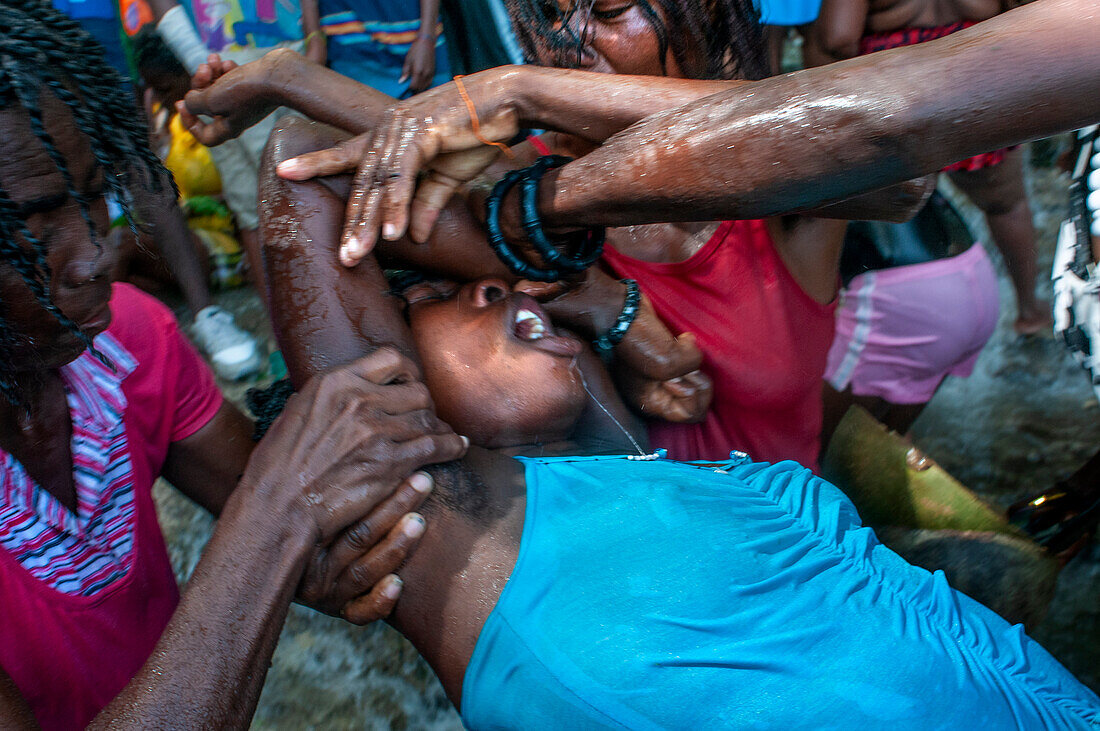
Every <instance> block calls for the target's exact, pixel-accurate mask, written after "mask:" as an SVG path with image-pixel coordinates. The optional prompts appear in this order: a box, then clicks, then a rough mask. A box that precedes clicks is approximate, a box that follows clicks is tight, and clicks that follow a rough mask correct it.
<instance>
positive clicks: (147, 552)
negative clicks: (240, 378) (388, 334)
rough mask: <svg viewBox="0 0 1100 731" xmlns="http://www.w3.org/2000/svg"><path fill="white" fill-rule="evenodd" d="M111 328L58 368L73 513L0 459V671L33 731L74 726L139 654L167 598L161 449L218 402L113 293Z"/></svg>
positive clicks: (183, 356)
mask: <svg viewBox="0 0 1100 731" xmlns="http://www.w3.org/2000/svg"><path fill="white" fill-rule="evenodd" d="M111 311H112V314H113V322H112V323H111V326H110V327H109V328H108V329H107V331H106V332H105V333H103V334H102V335H100V336H99V337H97V338H96V340H95V345H96V348H97V349H98V350H100V352H102V353H103V354H104V355H105V356H107V358H108V359H109V361H110V362H111V364H112V366H113V368H109V367H107V366H105V365H103V364H102V363H100V362H99V360H97V359H96V358H95V357H94V356H92V355H91V354H90V353H87V352H86V353H84V354H83V355H81V356H80V357H79V358H78V359H77V360H76V361H74V362H73V363H70V364H69V365H67V366H65V367H64V368H63V369H62V372H61V375H62V378H63V379H64V381H65V386H66V394H67V397H68V402H69V409H70V413H71V415H72V418H73V438H72V452H73V464H74V469H73V478H74V481H75V483H76V487H77V511H76V513H75V514H74V513H73V512H71V511H69V510H67V509H66V508H64V507H63V506H61V504H60V503H59V502H58V501H57V500H56V499H55V498H54V497H53V496H52V495H50V494H49V493H48V492H46V491H45V490H42V489H40V488H38V487H37V486H36V485H35V484H34V482H33V481H32V480H30V478H29V477H28V476H27V475H26V472H25V471H24V470H23V468H22V465H20V464H19V463H18V461H16V460H15V459H14V458H12V457H11V455H9V454H7V453H6V452H3V451H2V450H0V459H2V461H0V480H2V485H0V488H2V490H0V531H2V533H3V536H2V539H0V666H2V667H3V669H4V671H5V672H6V673H8V675H10V676H11V678H12V680H13V681H14V682H15V685H16V687H18V688H19V691H20V692H21V693H22V695H23V697H24V698H26V700H27V701H28V702H29V703H30V706H31V708H32V709H33V710H34V713H35V716H36V717H37V719H38V721H39V723H40V724H41V725H42V727H43V728H46V729H76V728H83V727H84V726H86V725H87V723H88V722H89V721H90V720H91V719H92V718H93V717H94V716H95V715H96V714H97V713H98V712H99V711H100V710H101V709H102V708H103V707H104V706H106V705H107V704H108V703H109V702H110V701H111V699H113V698H114V697H115V696H116V695H118V693H119V692H120V691H121V690H122V688H123V687H125V686H126V684H127V683H128V682H129V681H130V679H131V678H132V677H133V676H134V674H135V673H136V672H137V671H138V669H139V668H141V666H142V665H143V664H144V663H145V660H146V659H147V658H148V657H149V654H150V653H151V652H152V649H153V646H154V645H155V644H156V642H157V640H158V639H159V637H160V635H161V633H162V632H163V630H164V627H165V625H166V624H167V622H168V619H169V618H170V617H171V616H172V612H173V611H174V610H175V607H176V603H177V602H178V600H179V591H178V589H177V587H176V582H175V578H174V577H173V575H172V568H171V566H170V565H169V562H168V552H167V550H166V548H165V545H164V538H163V537H162V535H161V532H160V526H159V524H158V522H157V516H156V511H155V509H154V506H153V500H152V486H153V481H154V480H155V479H156V478H157V476H158V475H159V474H160V470H161V467H162V466H163V464H164V460H165V456H166V455H167V452H168V446H169V445H170V444H171V443H172V442H175V441H179V440H181V439H185V438H187V437H189V436H191V435H192V434H194V433H195V432H196V431H198V430H199V429H200V428H201V427H203V426H204V425H206V424H207V423H208V422H209V421H210V419H212V418H213V416H214V414H215V413H216V412H217V410H218V409H219V408H220V406H221V404H222V396H221V393H220V392H219V391H218V388H217V386H216V384H215V383H214V379H213V376H212V374H211V373H210V370H209V368H207V366H206V364H205V363H204V362H203V361H202V359H201V358H200V357H199V356H198V354H197V353H196V352H195V351H194V349H193V348H192V347H191V345H190V344H189V343H188V342H187V341H186V339H185V338H184V337H183V335H182V334H181V333H180V331H179V328H178V326H177V324H176V320H175V318H174V317H173V315H172V313H171V312H170V311H169V310H168V309H167V308H166V307H165V306H164V305H162V304H160V303H159V302H158V301H156V300H155V299H153V298H152V297H149V296H148V295H146V294H143V293H142V292H140V291H138V290H137V289H135V288H133V287H131V286H129V285H125V284H116V285H115V287H114V293H113V296H112V299H111Z"/></svg>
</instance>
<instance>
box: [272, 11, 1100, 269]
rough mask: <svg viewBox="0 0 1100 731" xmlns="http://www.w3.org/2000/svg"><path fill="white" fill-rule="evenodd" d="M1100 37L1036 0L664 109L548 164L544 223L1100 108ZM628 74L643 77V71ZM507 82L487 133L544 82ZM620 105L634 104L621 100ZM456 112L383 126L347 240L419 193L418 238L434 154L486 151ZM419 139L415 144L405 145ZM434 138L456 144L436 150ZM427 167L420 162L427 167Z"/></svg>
mask: <svg viewBox="0 0 1100 731" xmlns="http://www.w3.org/2000/svg"><path fill="white" fill-rule="evenodd" d="M1098 34H1100V18H1098V11H1097V8H1096V6H1095V4H1094V3H1092V2H1091V0H1039V1H1038V2H1034V3H1032V4H1030V5H1028V6H1026V7H1023V8H1019V9H1017V10H1013V11H1010V12H1008V13H1005V14H1003V15H1001V16H999V17H997V18H994V19H992V20H989V21H986V22H984V23H982V24H980V25H979V26H976V27H974V28H970V29H968V30H965V31H961V32H959V33H955V34H953V35H951V36H948V37H947V38H943V39H940V40H937V41H932V42H930V43H925V44H921V45H919V46H913V47H908V48H900V49H894V50H891V51H888V52H883V53H879V54H875V56H874V57H861V58H856V59H851V60H848V61H844V62H841V63H839V64H832V65H830V66H826V67H821V68H817V69H809V70H806V71H802V72H797V73H794V74H788V75H786V76H780V77H775V78H771V79H766V80H764V81H760V82H756V83H753V84H751V85H746V84H741V85H732V83H731V84H730V85H729V86H727V87H726V88H725V90H720V91H718V93H714V94H712V95H711V96H709V97H706V98H704V99H701V100H697V101H694V102H692V103H690V104H688V105H686V106H684V107H681V108H678V109H675V110H671V111H664V112H658V113H656V114H654V115H653V116H651V117H648V118H646V119H644V120H642V121H641V122H639V123H638V124H636V125H634V126H633V127H631V128H629V129H627V130H625V131H623V132H621V133H619V134H618V135H616V136H614V137H612V138H611V139H609V140H608V141H607V142H606V143H605V144H604V145H603V146H602V147H601V148H600V149H598V150H595V151H594V152H592V153H591V154H589V155H586V156H585V157H583V158H581V159H579V160H577V161H576V162H574V163H571V164H570V165H567V166H565V167H563V168H560V169H558V170H554V171H551V172H549V173H547V175H546V176H545V177H544V178H543V181H542V184H541V185H540V189H539V210H540V212H541V213H542V215H543V222H544V224H547V225H549V226H552V227H556V228H559V229H568V228H575V227H577V226H585V225H610V226H618V225H628V224H641V223H656V222H665V221H683V220H706V219H712V220H722V219H731V218H742V219H743V218H762V217H766V216H771V215H777V214H780V213H790V212H797V211H807V210H810V209H812V208H814V207H817V206H821V205H825V204H829V203H833V202H835V201H838V200H842V199H844V198H847V197H850V196H852V195H854V194H858V193H863V192H866V191H870V190H875V189H878V188H882V187H884V186H887V185H891V184H894V183H897V182H899V181H902V180H908V179H912V178H914V177H916V176H918V175H923V174H926V173H929V172H932V171H935V170H938V169H939V168H941V167H943V166H944V165H946V164H948V163H950V162H953V161H955V160H959V159H963V158H966V157H967V156H970V155H973V154H977V153H981V152H984V151H988V150H990V149H995V148H998V147H1004V146H1008V145H1011V144H1016V143H1019V142H1023V141H1026V140H1029V139H1035V138H1039V137H1043V136H1047V135H1050V134H1053V133H1056V132H1060V131H1063V130H1066V129H1073V128H1075V127H1079V126H1081V125H1084V124H1088V123H1090V122H1093V121H1095V120H1096V119H1097V118H1100V58H1098V56H1100V45H1098V44H1096V43H1095V41H1094V39H1095V38H1096V37H1097V35H1098ZM1020 69H1028V73H1026V74H1022V73H1020ZM568 73H571V74H581V72H568ZM612 78H613V77H605V79H612ZM625 78H626V80H627V81H629V80H630V79H631V78H633V79H634V80H636V81H640V80H644V82H645V84H647V85H648V84H650V80H649V79H648V78H646V77H625ZM658 81H663V82H664V83H665V84H670V85H675V84H677V83H685V84H688V85H690V84H693V83H708V84H709V83H714V82H676V81H675V80H667V79H666V80H658ZM593 83H595V82H593ZM603 83H614V82H613V81H605V82H603ZM620 83H622V81H620ZM447 88H448V87H440V88H439V89H433V90H432V91H430V92H428V93H426V94H424V95H421V96H420V97H417V98H416V99H412V100H409V101H408V102H403V103H402V104H401V105H399V106H397V107H395V108H394V110H392V111H391V113H390V115H391V117H393V118H394V119H395V120H396V119H397V117H400V116H402V115H408V114H410V113H411V109H412V107H411V105H413V104H419V105H423V104H425V103H427V102H428V101H430V100H432V99H433V98H434V97H433V95H436V94H444V93H447V92H446V90H447ZM608 88H610V87H608ZM655 88H669V87H664V86H661V87H655ZM1038 89H1041V90H1042V93H1041V94H1039V93H1036V90H1038ZM505 91H508V92H509V93H511V92H512V90H511V89H508V90H504V89H498V91H497V92H495V93H488V92H487V94H488V95H487V96H486V98H489V99H496V100H497V101H498V102H499V103H497V104H496V105H495V106H494V104H492V103H490V104H488V105H487V106H486V109H485V110H484V111H485V113H484V114H482V112H483V110H482V102H480V101H476V100H475V101H476V103H477V108H478V112H479V116H481V117H482V119H481V130H482V133H483V136H488V137H489V138H491V139H498V138H499V137H500V136H502V135H504V136H506V135H507V134H509V133H511V132H513V131H514V129H515V128H516V127H517V126H518V122H519V120H524V121H526V120H528V119H529V117H530V116H531V113H530V112H529V111H528V110H530V109H531V107H530V106H527V102H528V101H530V100H532V99H538V98H541V97H540V92H539V90H538V88H537V85H534V84H532V85H531V87H530V89H529V90H528V91H529V94H527V96H524V97H521V100H520V101H516V100H515V99H516V97H512V96H509V95H508V93H505ZM452 93H453V92H452ZM515 93H516V94H520V95H523V94H525V93H527V92H525V91H524V89H523V88H520V89H518V90H515ZM608 93H609V94H610V92H608ZM565 98H566V99H567V100H568V101H560V100H559V101H558V102H557V105H556V106H557V108H559V109H562V110H566V111H572V109H573V105H574V104H579V102H576V101H575V100H574V97H573V96H566V97H565ZM637 99H642V100H644V101H646V102H648V101H650V99H649V98H647V97H645V96H642V95H639V96H638V97H637ZM501 100H503V101H501ZM624 102H625V104H626V108H628V109H629V108H632V107H631V102H630V100H629V99H626V100H624ZM653 108H654V107H653V106H651V107H650V110H652V109H653ZM494 109H495V110H497V111H496V112H494V111H493V110H494ZM448 114H449V116H447V117H446V119H445V120H443V119H441V118H438V117H436V116H432V117H431V122H432V123H431V124H430V125H425V124H424V123H423V122H422V121H417V120H419V119H420V118H419V117H417V115H413V116H414V117H416V119H414V121H413V123H412V128H410V130H405V131H403V132H402V133H401V134H398V135H396V136H395V135H392V134H388V133H387V135H386V137H387V139H381V138H380V137H379V136H378V135H376V136H375V140H374V142H373V143H372V144H373V145H374V146H373V147H371V148H370V150H369V151H368V152H367V154H365V155H364V159H365V160H366V162H365V163H364V165H363V167H362V168H361V172H360V180H362V181H363V182H364V186H365V188H364V190H362V191H359V192H357V193H356V194H353V201H352V205H349V216H348V221H347V228H346V230H345V237H346V243H347V245H348V246H349V247H351V248H354V249H356V250H357V251H366V250H369V248H370V246H372V245H373V243H374V241H375V239H376V238H377V235H378V234H377V232H378V230H379V229H381V231H382V234H383V235H384V236H385V237H386V238H394V237H397V236H399V235H400V234H401V233H402V232H403V231H404V228H405V225H406V222H407V221H408V220H409V215H410V204H411V216H412V226H411V230H412V232H413V236H414V238H416V239H417V240H421V239H422V238H423V237H424V236H426V234H427V231H428V230H429V229H430V227H431V224H432V222H433V220H434V215H435V214H436V212H437V211H438V209H439V207H440V205H441V202H440V201H441V199H443V197H444V196H443V194H445V193H446V194H449V190H453V188H454V187H455V185H456V183H454V182H453V181H452V182H450V183H449V185H450V188H448V181H447V180H446V174H444V175H443V176H442V177H443V180H435V179H433V176H435V177H439V176H438V175H437V173H439V172H440V171H439V170H438V169H437V168H438V167H439V163H437V162H435V161H436V160H442V159H444V158H447V163H448V165H450V166H451V167H454V166H455V163H454V158H455V157H456V156H459V157H460V156H462V155H474V154H484V152H483V151H484V149H485V148H484V145H483V143H482V142H481V141H480V140H479V138H478V137H477V136H476V135H474V134H473V133H472V129H471V124H470V122H469V119H468V112H467V111H466V109H465V107H464V106H457V107H454V111H453V112H449V113H448ZM565 117H568V115H565ZM611 118H612V119H614V116H612V117H611ZM556 119H557V118H556V117H555V116H554V115H550V114H546V115H543V116H542V119H540V120H539V121H542V122H543V123H544V126H550V127H551V128H554V124H555V120H556ZM578 119H585V118H584V117H583V116H580V117H578ZM444 121H446V124H444ZM394 123H395V124H396V123H397V122H396V121H395V122H394ZM610 126H614V125H610ZM592 129H593V130H595V129H599V127H598V126H593V127H592ZM604 129H606V126H605V128H604ZM567 131H570V130H567ZM409 135H412V137H409ZM582 136H583V135H582ZM412 138H415V140H416V144H409V143H408V140H409V139H412ZM402 140H404V142H402ZM366 146H367V145H366V144H365V143H364V148H366ZM459 151H461V152H459ZM441 152H451V154H449V155H446V156H440V157H439V158H436V155H438V154H439V153H441ZM305 162H308V164H305ZM433 166H435V167H433ZM314 168H315V169H316V170H320V171H322V172H323V171H324V170H325V166H324V164H318V163H317V161H316V160H314V159H310V160H308V161H296V162H295V164H294V166H293V169H288V170H286V171H281V172H285V174H287V175H288V177H289V176H301V175H305V174H310V173H311V172H313V169H314ZM421 168H427V169H428V175H427V177H426V178H424V179H423V180H418V178H417V177H416V173H417V172H418V171H419V170H420V169H421ZM443 172H444V173H445V171H443ZM433 188H434V189H433ZM414 189H415V192H416V198H415V200H414V198H413V193H414ZM440 191H442V193H441V192H440ZM508 232H509V231H508V230H506V233H508ZM353 238H354V239H357V241H352V239H353ZM352 244H354V246H352ZM348 258H354V257H348Z"/></svg>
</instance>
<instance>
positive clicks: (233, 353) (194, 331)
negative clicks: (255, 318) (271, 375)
mask: <svg viewBox="0 0 1100 731" xmlns="http://www.w3.org/2000/svg"><path fill="white" fill-rule="evenodd" d="M191 336H192V337H193V338H194V339H195V342H196V344H197V345H198V346H199V348H201V349H202V351H203V352H204V353H206V356H207V357H208V358H209V359H210V365H211V366H212V367H213V368H214V372H215V373H217V374H218V376H220V377H221V378H224V379H226V380H229V381H236V380H238V379H241V378H246V377H248V376H253V375H255V374H257V373H259V371H260V366H261V365H262V364H263V358H262V357H261V355H260V348H259V346H258V345H257V343H256V340H255V339H254V338H253V337H252V336H251V335H249V334H248V333H246V332H245V331H244V330H241V329H240V328H239V327H237V323H235V322H234V321H233V315H231V314H230V313H229V312H226V311H225V310H223V309H222V308H221V307H218V306H217V305H210V306H209V307H205V308H203V309H202V310H201V311H200V312H198V314H196V315H195V322H194V324H192V325H191Z"/></svg>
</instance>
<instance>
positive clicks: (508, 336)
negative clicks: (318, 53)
mask: <svg viewBox="0 0 1100 731" xmlns="http://www.w3.org/2000/svg"><path fill="white" fill-rule="evenodd" d="M281 124H282V126H281V127H280V128H278V129H276V131H275V133H274V134H273V135H272V138H271V140H270V142H269V144H268V148H267V151H266V152H265V159H264V169H263V172H262V174H261V200H262V201H264V202H265V203H264V205H263V206H261V209H260V221H261V230H262V232H263V236H264V255H265V261H266V269H265V270H266V273H267V277H268V287H269V292H270V295H271V298H270V299H271V303H272V313H271V314H272V322H273V324H274V326H275V332H276V337H277V339H278V341H279V345H280V348H281V349H282V351H283V353H284V355H285V356H286V360H287V367H288V370H289V372H290V376H291V379H292V380H293V381H295V382H296V383H300V382H303V381H305V380H306V379H308V378H309V377H311V376H312V375H314V374H316V373H317V372H319V371H321V370H324V369H328V368H332V367H335V366H338V365H339V364H340V363H341V362H344V361H346V360H349V359H353V358H356V357H360V356H361V355H363V354H364V353H368V352H370V351H372V350H373V349H375V348H377V347H379V346H383V345H389V346H392V347H395V348H397V349H399V350H401V351H402V352H405V353H407V354H409V355H410V357H413V358H414V359H417V360H418V361H419V363H420V371H419V372H422V373H424V374H425V376H426V381H427V383H428V384H429V386H430V387H431V388H430V390H431V393H432V397H433V400H434V401H435V402H436V403H437V404H438V405H439V412H440V413H441V414H442V413H443V412H444V410H448V415H449V418H451V419H453V420H455V421H457V422H461V423H467V424H471V425H472V428H475V429H481V430H484V434H486V435H487V437H486V438H487V439H488V441H487V442H486V443H492V442H493V440H497V439H500V435H506V437H507V438H506V439H502V440H501V441H502V442H505V443H507V444H509V445H510V447H509V448H508V449H507V453H509V454H513V453H528V454H555V453H568V454H578V453H599V452H615V453H622V452H624V451H626V452H630V451H633V449H634V447H633V445H632V444H631V442H630V440H629V439H628V438H626V437H624V436H623V434H622V431H621V429H620V426H618V424H622V425H624V426H626V427H627V428H628V429H630V430H631V431H632V432H633V433H634V438H635V439H636V440H637V442H638V443H639V444H641V445H643V446H644V444H645V440H644V436H643V432H642V429H641V426H640V424H638V422H637V421H636V420H635V419H634V418H633V417H632V416H631V415H630V413H629V412H628V411H627V410H626V409H625V408H624V407H623V405H622V403H621V401H620V400H619V399H618V398H617V397H616V395H615V390H614V387H613V386H612V385H611V383H610V381H609V379H608V377H607V374H606V372H605V371H603V369H602V367H601V366H600V364H599V361H598V359H597V358H596V357H595V356H594V355H593V354H592V353H591V351H587V350H585V351H583V352H580V353H577V351H578V350H579V348H578V346H579V343H578V342H577V341H575V340H571V339H567V338H564V337H562V338H561V339H560V340H550V339H548V338H541V339H535V340H529V339H528V338H529V337H530V336H531V334H532V332H533V331H532V327H533V322H532V320H530V319H528V318H519V319H518V320H517V318H516V314H517V313H518V312H520V311H521V310H523V309H529V310H530V311H532V312H533V313H534V314H538V309H537V308H536V306H535V305H534V303H533V302H532V301H531V300H529V299H527V298H525V297H523V296H522V295H517V294H515V293H513V292H512V291H511V289H510V287H509V285H507V284H506V283H504V282H503V281H500V280H494V279H484V280H480V281H478V282H475V283H471V284H467V285H464V286H462V287H458V286H456V285H453V284H449V283H433V284H430V285H420V286H417V287H415V288H413V289H411V290H410V291H409V292H408V293H407V297H408V299H409V303H410V304H409V323H408V324H407V323H406V322H405V320H404V318H403V317H402V316H401V313H400V305H401V304H402V303H401V302H398V301H397V300H396V298H394V297H393V296H392V295H389V294H388V291H389V287H388V285H387V283H386V281H385V278H384V277H383V276H382V273H381V270H380V268H379V266H378V264H377V263H376V262H375V261H374V258H373V257H368V258H367V259H365V260H364V261H363V262H361V263H360V265H359V266H356V267H354V268H352V269H349V268H347V267H344V266H342V265H341V264H340V263H339V262H338V261H337V260H336V256H335V251H336V247H337V241H338V234H339V230H340V225H341V223H342V220H343V211H344V203H345V198H344V196H345V195H346V181H344V184H343V185H341V184H340V181H334V180H332V179H326V180H322V181H306V182H300V183H299V182H290V181H286V180H284V179H282V178H280V177H279V176H277V175H276V174H275V172H274V168H275V165H276V164H277V163H278V162H279V161H281V160H284V159H288V158H290V157H293V156H294V155H296V154H300V153H302V152H305V151H308V150H313V149H318V148H322V147H324V146H326V145H330V144H332V134H331V132H327V131H326V130H325V129H324V128H320V127H319V126H318V125H316V124H312V123H308V122H304V121H303V120H296V119H288V120H286V121H284V122H283V123H281ZM410 325H411V327H410ZM547 325H548V323H545V324H543V327H547ZM464 358H470V359H471V360H468V361H465V362H463V359H464ZM581 374H583V378H584V382H585V383H586V384H587V391H585V390H578V381H579V379H580V378H581ZM507 382H511V383H513V384H515V383H520V384H521V385H520V386H513V388H516V391H515V392H514V393H511V394H504V395H502V394H501V393H500V392H499V389H500V385H501V384H502V383H507ZM497 399H500V400H499V402H496V403H494V401H496V400H497ZM596 401H598V402H599V403H600V404H601V405H602V407H603V408H600V406H597V405H596V404H595V402H596ZM604 409H606V411H604ZM612 414H613V415H614V417H612V416H611V415H612ZM533 417H534V418H533ZM553 422H557V423H556V424H555V423H553ZM616 422H618V424H617V423H616ZM551 427H552V428H551ZM555 431H560V433H554V432H555ZM563 437H568V439H566V440H564V441H557V440H560V439H562V438H563ZM551 440H553V441H551ZM476 442H477V440H475V443H476ZM429 471H430V472H431V473H432V474H433V475H434V477H435V478H436V484H437V490H436V495H439V496H442V497H440V498H436V497H433V498H431V499H429V501H428V502H427V503H425V506H424V512H425V513H426V514H427V515H428V517H429V527H428V531H427V532H426V533H425V535H424V538H423V540H422V541H421V543H420V545H419V547H418V549H417V553H416V554H415V555H414V556H412V557H411V558H410V560H409V562H408V563H407V564H406V565H405V566H404V567H403V568H402V571H401V573H402V577H403V578H404V579H405V590H404V592H403V594H402V601H401V602H400V603H399V604H398V607H397V609H396V611H395V613H394V615H393V617H392V622H393V624H394V626H395V627H397V628H398V629H399V630H400V631H401V632H402V633H403V634H404V635H405V636H406V637H408V638H409V639H410V640H411V641H412V642H413V644H414V645H415V646H416V648H417V649H418V650H419V651H420V653H421V654H422V655H423V656H424V657H425V659H427V661H428V662H429V663H430V664H431V666H432V668H433V669H434V670H435V671H436V673H437V675H438V676H439V678H440V681H441V682H442V684H443V687H444V688H445V689H446V691H447V694H448V696H449V697H450V698H451V700H452V702H454V703H455V704H456V705H458V703H459V702H460V699H461V695H462V679H463V675H464V673H465V669H466V664H467V663H468V661H469V658H470V656H471V654H472V653H473V649H474V646H475V644H476V642H477V636H478V633H479V632H480V630H481V626H482V625H483V624H484V622H485V619H486V618H487V617H488V615H489V613H490V612H491V611H492V608H493V606H495V604H496V601H497V599H498V598H499V596H500V591H501V589H502V588H503V586H504V584H505V583H506V581H507V578H508V576H509V575H510V574H511V571H512V567H513V566H514V564H515V558H516V552H517V550H518V546H519V538H520V535H521V534H522V529H523V519H524V509H525V504H526V502H525V486H524V483H523V469H522V466H521V465H520V464H519V463H518V462H516V461H515V460H513V459H511V458H510V457H507V456H505V452H503V451H501V450H488V449H484V448H480V447H471V449H470V452H469V454H468V455H467V457H466V458H465V459H464V460H463V462H462V464H461V467H460V468H458V469H450V470H445V471H440V470H435V469H431V470H429Z"/></svg>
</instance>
